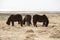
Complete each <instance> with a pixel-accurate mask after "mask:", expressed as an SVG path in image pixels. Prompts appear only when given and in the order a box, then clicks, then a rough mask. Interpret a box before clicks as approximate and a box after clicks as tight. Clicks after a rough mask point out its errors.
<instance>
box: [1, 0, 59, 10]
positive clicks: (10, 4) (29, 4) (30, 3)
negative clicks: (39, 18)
mask: <svg viewBox="0 0 60 40" xmlns="http://www.w3.org/2000/svg"><path fill="white" fill-rule="evenodd" d="M0 11H60V0H0Z"/></svg>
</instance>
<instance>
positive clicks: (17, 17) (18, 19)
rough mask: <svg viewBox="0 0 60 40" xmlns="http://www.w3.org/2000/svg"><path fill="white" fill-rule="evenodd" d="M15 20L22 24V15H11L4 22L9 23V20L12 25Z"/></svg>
mask: <svg viewBox="0 0 60 40" xmlns="http://www.w3.org/2000/svg"><path fill="white" fill-rule="evenodd" d="M16 21H17V22H18V24H21V26H22V16H21V15H20V14H16V15H11V16H10V17H9V18H8V20H7V22H6V24H7V25H10V22H11V23H12V26H14V22H16Z"/></svg>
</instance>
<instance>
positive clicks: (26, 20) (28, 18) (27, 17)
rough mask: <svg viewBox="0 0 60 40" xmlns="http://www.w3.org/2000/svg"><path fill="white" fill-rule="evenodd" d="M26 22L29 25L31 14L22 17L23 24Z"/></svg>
mask: <svg viewBox="0 0 60 40" xmlns="http://www.w3.org/2000/svg"><path fill="white" fill-rule="evenodd" d="M26 22H27V25H28V26H30V24H31V15H26V16H25V17H24V19H23V24H24V25H25V23H26Z"/></svg>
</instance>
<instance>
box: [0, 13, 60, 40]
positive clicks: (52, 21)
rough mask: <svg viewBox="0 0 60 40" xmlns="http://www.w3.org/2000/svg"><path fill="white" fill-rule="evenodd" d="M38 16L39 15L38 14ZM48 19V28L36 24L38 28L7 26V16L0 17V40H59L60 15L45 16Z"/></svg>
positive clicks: (16, 25)
mask: <svg viewBox="0 0 60 40" xmlns="http://www.w3.org/2000/svg"><path fill="white" fill-rule="evenodd" d="M39 15H40V14H39ZM46 15H47V17H48V18H49V25H48V27H43V26H42V24H41V23H39V22H38V24H37V25H38V27H34V26H33V25H31V26H27V25H24V26H23V27H21V26H20V25H18V24H17V22H15V26H11V25H10V26H8V25H7V24H6V21H7V19H8V17H9V16H8V15H7V16H4V15H1V16H0V40H60V14H46Z"/></svg>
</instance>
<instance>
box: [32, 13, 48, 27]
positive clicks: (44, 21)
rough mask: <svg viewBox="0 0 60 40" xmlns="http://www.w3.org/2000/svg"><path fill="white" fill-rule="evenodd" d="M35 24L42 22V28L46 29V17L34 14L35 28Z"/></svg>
mask: <svg viewBox="0 0 60 40" xmlns="http://www.w3.org/2000/svg"><path fill="white" fill-rule="evenodd" d="M37 22H43V26H45V27H47V26H48V24H49V20H48V17H47V16H46V15H38V14H35V15H34V16H33V25H34V26H36V27H37V25H36V24H37Z"/></svg>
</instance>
